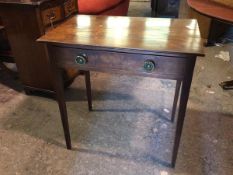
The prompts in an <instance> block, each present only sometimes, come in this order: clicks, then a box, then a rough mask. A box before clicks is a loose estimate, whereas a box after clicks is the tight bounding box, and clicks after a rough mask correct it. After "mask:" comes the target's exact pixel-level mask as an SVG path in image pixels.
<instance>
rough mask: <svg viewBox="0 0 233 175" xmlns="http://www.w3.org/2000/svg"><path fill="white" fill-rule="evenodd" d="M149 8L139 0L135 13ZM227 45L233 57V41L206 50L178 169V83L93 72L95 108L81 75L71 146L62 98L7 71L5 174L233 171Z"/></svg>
mask: <svg viewBox="0 0 233 175" xmlns="http://www.w3.org/2000/svg"><path fill="white" fill-rule="evenodd" d="M142 7H143V6H142V3H140V4H139V2H137V3H136V2H134V3H131V9H130V12H129V13H130V14H132V15H135V13H134V12H135V11H132V9H139V10H140V9H142ZM147 7H148V10H149V6H148V3H146V4H145V6H144V7H143V8H144V9H146V8H147ZM137 12H138V11H137ZM135 16H136V15H135ZM221 50H226V51H230V52H231V56H232V54H233V53H232V52H233V45H226V46H224V47H210V48H206V50H205V52H206V57H203V58H198V61H197V64H196V67H195V73H194V79H193V83H192V87H191V93H190V98H189V103H188V109H187V114H186V119H185V123H184V129H183V134H182V139H181V144H180V149H179V153H178V159H177V165H176V168H175V169H171V168H168V167H166V166H164V165H166V163H167V162H169V160H170V156H171V151H170V150H171V147H172V143H173V136H174V135H173V131H174V125H173V124H171V123H170V122H169V117H170V111H171V104H172V96H173V94H174V86H175V82H174V81H167V80H159V79H152V78H142V77H137V76H123V75H111V74H104V73H95V72H93V73H92V74H91V78H92V89H93V101H94V111H93V112H88V110H87V102H86V97H85V89H84V80H83V77H79V78H77V79H76V80H75V82H74V83H73V84H72V86H71V88H69V89H68V90H67V91H66V98H67V107H68V113H69V121H70V129H71V135H72V142H73V147H74V149H73V150H72V151H68V150H66V149H65V145H64V137H63V132H62V127H61V122H60V117H59V111H58V107H57V104H56V102H55V101H53V100H51V99H47V98H43V97H36V96H26V95H24V94H23V93H22V92H21V90H22V88H21V86H20V85H19V84H18V83H17V82H16V81H15V80H11V79H10V78H9V77H7V76H6V75H4V74H2V72H0V82H1V83H0V175H34V174H35V175H37V174H38V175H42V174H43V175H47V174H48V175H50V174H56V175H92V174H93V175H105V174H107V175H120V174H121V175H231V174H232V172H233V149H232V148H233V107H232V104H233V98H232V97H233V91H223V90H222V89H221V88H220V87H219V86H218V83H219V82H221V81H223V80H228V79H231V78H233V65H232V62H224V61H223V60H221V59H219V58H215V57H214V56H215V55H216V54H218V53H219V51H221ZM9 86H11V87H13V89H12V88H10V87H9Z"/></svg>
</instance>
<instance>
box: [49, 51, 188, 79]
mask: <svg viewBox="0 0 233 175" xmlns="http://www.w3.org/2000/svg"><path fill="white" fill-rule="evenodd" d="M51 49H52V50H51V51H52V53H53V56H54V58H55V59H56V63H57V66H58V67H64V68H68V67H74V68H78V69H80V70H93V71H101V72H117V73H129V74H135V75H143V76H151V77H161V78H169V79H178V78H182V77H183V74H184V71H185V70H184V69H185V64H186V59H185V58H176V57H166V56H155V55H143V54H131V53H120V52H110V51H97V50H86V49H73V48H62V47H52V48H51ZM80 56H81V58H82V57H86V58H85V61H84V62H86V63H84V64H83V62H81V64H80V61H79V58H80ZM77 62H78V63H77ZM153 65H154V69H151V68H153ZM148 67H149V69H148Z"/></svg>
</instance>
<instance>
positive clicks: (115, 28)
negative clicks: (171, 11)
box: [38, 15, 203, 167]
mask: <svg viewBox="0 0 233 175" xmlns="http://www.w3.org/2000/svg"><path fill="white" fill-rule="evenodd" d="M38 41H39V42H43V43H46V45H47V48H48V53H49V55H50V57H49V58H50V59H49V60H50V62H51V67H50V68H51V70H53V85H54V87H55V89H56V94H57V101H58V104H59V108H60V111H61V118H62V122H63V128H64V133H65V139H66V143H67V148H68V149H70V147H71V142H70V137H69V126H68V118H67V111H66V105H65V99H64V92H63V91H64V90H63V89H62V87H61V82H60V79H61V78H59V77H61V74H60V73H59V72H58V70H59V69H60V68H67V67H71V68H78V69H80V70H84V71H89V70H92V71H99V72H111V73H122V74H130V75H140V76H148V77H154V78H157V77H158V78H164V79H175V80H177V83H178V84H177V87H176V94H179V89H180V85H181V83H182V88H181V96H180V104H179V111H178V117H177V125H176V132H175V140H174V146H173V154H172V162H171V166H172V167H174V166H175V162H176V157H177V153H178V147H179V142H180V138H181V133H182V128H183V122H184V117H185V111H186V106H187V102H188V97H189V89H190V86H191V81H192V74H193V69H194V66H195V61H196V57H197V56H203V43H202V39H201V37H200V32H199V29H198V25H197V21H196V20H180V19H173V20H172V19H152V18H136V17H131V18H130V17H105V16H83V15H77V16H75V17H73V18H71V19H69V20H68V21H66V22H65V23H63V24H62V25H60V26H59V27H57V28H56V29H54V30H51V31H50V32H48V33H47V34H46V35H44V36H42V37H41V38H39V39H38ZM148 62H149V63H151V64H149V65H153V66H154V67H155V68H154V69H148V67H145V63H148ZM146 65H148V64H146ZM153 66H152V68H153ZM149 68H151V67H150V66H149ZM148 70H150V71H148ZM86 80H88V81H87V82H90V81H89V79H88V77H87V79H86ZM88 86H89V85H87V89H90V87H89V88H88ZM87 95H88V94H87ZM88 96H89V97H88V98H91V95H90V94H89V95H88ZM177 100H178V96H177V97H175V98H174V104H175V105H173V108H174V106H175V107H176V103H177ZM173 113H175V111H173ZM172 120H174V117H173V118H172Z"/></svg>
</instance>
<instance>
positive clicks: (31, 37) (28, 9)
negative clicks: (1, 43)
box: [0, 0, 78, 92]
mask: <svg viewBox="0 0 233 175" xmlns="http://www.w3.org/2000/svg"><path fill="white" fill-rule="evenodd" d="M69 1H71V0H69ZM64 2H65V1H64V0H57V1H51V0H41V1H39V0H22V1H21V0H13V1H11V0H0V17H1V19H2V22H3V25H4V26H5V29H6V32H7V36H8V40H9V43H10V46H11V49H12V54H13V56H14V60H15V62H16V65H17V68H18V72H19V77H20V80H21V82H22V83H23V85H24V87H25V88H28V89H31V90H34V89H37V90H40V91H44V92H47V91H53V85H52V80H51V71H50V68H49V65H48V58H47V57H46V53H45V49H44V47H43V45H42V44H40V43H37V42H36V39H37V38H38V37H40V36H41V35H44V34H45V33H46V31H47V30H48V29H49V28H48V25H47V23H46V21H45V20H46V17H47V18H49V17H50V16H46V15H44V14H45V11H46V12H47V13H46V14H50V13H52V12H53V8H54V7H57V8H59V9H63V4H64ZM59 13H60V16H59V17H58V16H56V13H55V18H54V19H53V20H54V21H53V22H60V21H64V20H65V17H68V16H67V15H66V16H65V14H64V10H60V11H59ZM72 13H73V12H72ZM70 15H71V14H70ZM77 74H78V70H70V69H69V70H65V71H64V77H66V78H67V79H66V80H65V83H66V84H68V83H67V82H69V83H71V82H72V81H71V80H73V78H74V77H75V76H76V75H77Z"/></svg>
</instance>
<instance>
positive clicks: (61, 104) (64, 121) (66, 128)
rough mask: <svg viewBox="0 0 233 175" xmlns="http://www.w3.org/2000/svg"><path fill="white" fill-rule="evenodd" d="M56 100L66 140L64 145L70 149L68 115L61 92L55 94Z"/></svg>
mask: <svg viewBox="0 0 233 175" xmlns="http://www.w3.org/2000/svg"><path fill="white" fill-rule="evenodd" d="M57 102H58V105H59V110H60V114H61V121H62V126H63V130H64V135H65V140H66V147H67V149H71V140H70V131H69V122H68V117H67V109H66V103H65V100H64V96H63V95H61V94H57Z"/></svg>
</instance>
